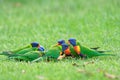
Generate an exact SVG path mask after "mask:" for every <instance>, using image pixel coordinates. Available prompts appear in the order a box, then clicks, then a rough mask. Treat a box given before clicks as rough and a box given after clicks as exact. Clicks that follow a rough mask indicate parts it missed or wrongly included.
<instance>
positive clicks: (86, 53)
mask: <svg viewBox="0 0 120 80" xmlns="http://www.w3.org/2000/svg"><path fill="white" fill-rule="evenodd" d="M68 41H69V43H70V44H71V45H72V46H73V49H74V50H75V52H76V53H77V54H78V55H79V54H83V57H87V58H91V57H95V56H103V55H112V54H104V53H102V52H103V51H101V53H100V52H99V51H97V50H94V49H89V48H87V47H84V46H82V45H81V44H80V43H79V42H76V39H74V38H70V39H69V40H68Z"/></svg>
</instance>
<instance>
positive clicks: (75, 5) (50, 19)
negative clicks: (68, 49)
mask: <svg viewBox="0 0 120 80" xmlns="http://www.w3.org/2000/svg"><path fill="white" fill-rule="evenodd" d="M70 37H74V38H76V39H77V40H79V42H81V44H83V45H85V46H88V47H95V46H100V47H101V49H104V50H112V51H113V52H110V53H111V54H116V55H117V56H115V57H97V58H92V59H87V60H74V59H71V60H63V61H59V62H40V63H26V62H15V61H2V60H0V80H109V78H107V77H106V76H104V72H107V73H109V74H113V75H115V76H120V54H119V53H120V1H119V0H90V1H88V0H51V1H50V0H19V1H18V0H0V44H1V45H0V51H4V50H13V49H16V48H19V47H21V46H23V45H25V44H29V43H30V42H32V41H38V42H40V44H41V45H43V46H44V47H45V48H46V49H49V47H50V46H51V45H52V44H55V43H56V41H57V40H59V39H65V40H67V39H68V38H70ZM0 58H2V59H3V58H4V57H3V56H0ZM90 61H94V63H93V64H92V63H90V64H88V65H86V66H83V64H84V63H85V62H90ZM73 63H76V64H77V66H74V65H73ZM81 69H82V70H83V71H80V70H81ZM99 70H103V71H99ZM119 79H120V78H119Z"/></svg>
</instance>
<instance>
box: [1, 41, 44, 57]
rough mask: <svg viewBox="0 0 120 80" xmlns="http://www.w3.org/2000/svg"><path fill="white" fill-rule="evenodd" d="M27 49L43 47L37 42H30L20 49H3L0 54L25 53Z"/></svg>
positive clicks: (42, 48) (37, 49) (33, 49)
mask: <svg viewBox="0 0 120 80" xmlns="http://www.w3.org/2000/svg"><path fill="white" fill-rule="evenodd" d="M29 51H44V47H43V46H40V45H39V43H37V42H32V43H31V44H29V45H27V46H24V47H22V48H20V49H17V50H13V51H3V52H2V53H1V54H0V55H9V54H25V53H27V52H29Z"/></svg>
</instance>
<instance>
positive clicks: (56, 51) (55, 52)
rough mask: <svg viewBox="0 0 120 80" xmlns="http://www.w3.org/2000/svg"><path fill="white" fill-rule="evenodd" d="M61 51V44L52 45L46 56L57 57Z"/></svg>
mask: <svg viewBox="0 0 120 80" xmlns="http://www.w3.org/2000/svg"><path fill="white" fill-rule="evenodd" d="M61 51H62V47H61V46H57V47H52V48H51V49H49V50H48V51H46V52H45V56H46V57H51V58H54V59H57V58H58V57H59V55H60V52H61Z"/></svg>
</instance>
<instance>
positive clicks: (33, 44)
mask: <svg viewBox="0 0 120 80" xmlns="http://www.w3.org/2000/svg"><path fill="white" fill-rule="evenodd" d="M31 45H32V47H39V46H40V45H39V43H38V42H32V43H31Z"/></svg>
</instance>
